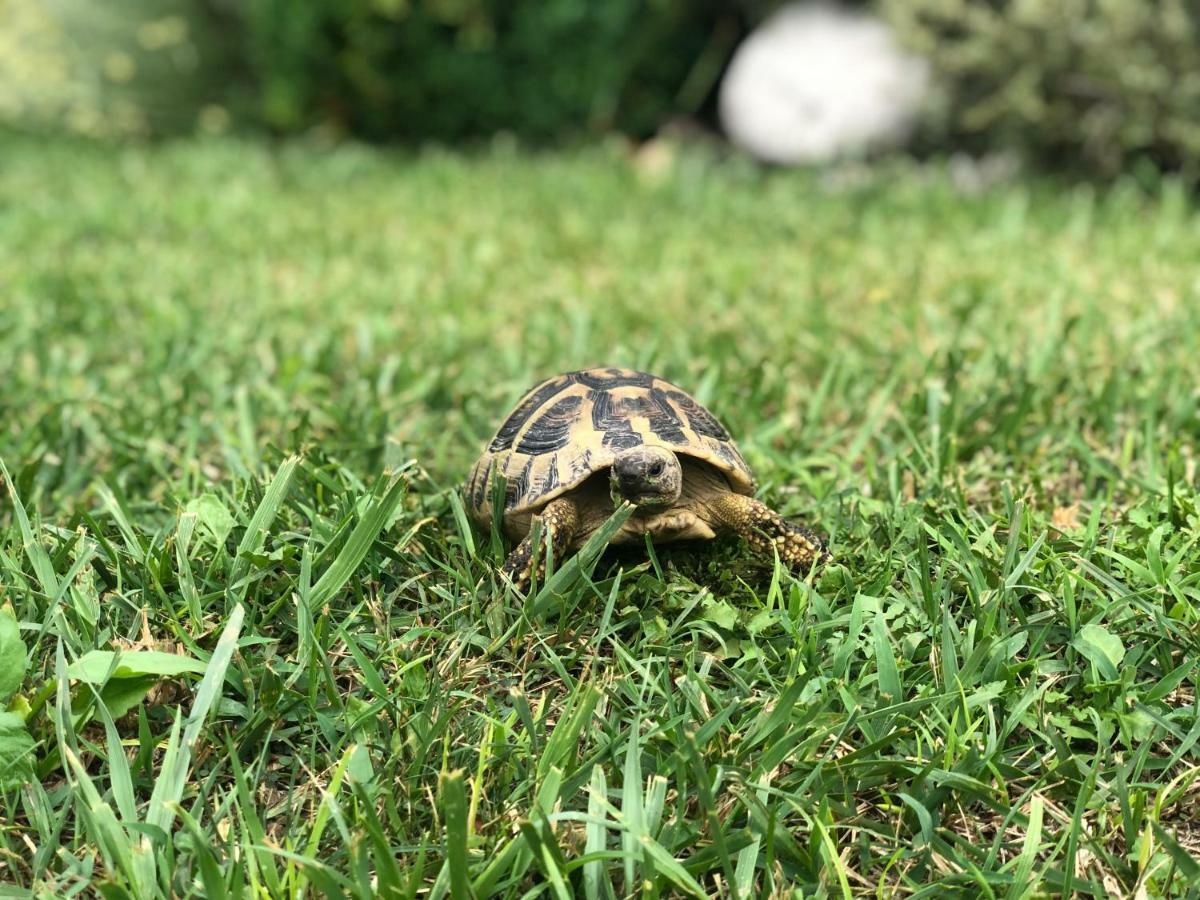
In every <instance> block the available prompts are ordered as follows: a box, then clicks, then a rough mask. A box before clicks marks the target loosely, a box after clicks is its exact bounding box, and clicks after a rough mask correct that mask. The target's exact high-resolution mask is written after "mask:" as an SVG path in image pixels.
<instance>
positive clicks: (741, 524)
mask: <svg viewBox="0 0 1200 900" xmlns="http://www.w3.org/2000/svg"><path fill="white" fill-rule="evenodd" d="M710 508H711V509H712V513H713V517H714V518H715V519H716V522H717V524H719V525H722V526H724V527H725V528H726V529H728V530H730V531H732V532H734V533H735V534H738V535H739V536H741V537H743V538H745V539H746V541H747V543H749V544H750V549H751V550H753V551H754V552H755V553H756V554H758V555H759V556H763V557H766V558H767V559H773V558H774V556H773V554H772V552H771V549H772V547H773V548H774V549H775V551H776V552H778V553H779V561H780V562H782V563H783V564H784V565H785V566H787V567H788V568H790V569H791V570H792V571H793V572H797V573H799V574H804V573H807V572H808V570H809V569H810V568H812V565H813V563H814V562H821V563H824V562H827V561H828V560H829V559H830V556H829V553H828V552H827V551H826V550H825V545H824V543H823V542H822V541H821V539H820V538H819V537H817V536H816V535H815V534H814V533H813V532H811V531H809V530H808V529H807V528H805V527H804V526H803V525H796V524H794V523H792V522H789V521H788V520H787V519H785V518H784V517H783V516H781V515H779V513H777V512H775V510H773V509H771V507H769V506H767V505H766V504H765V503H762V502H761V501H759V500H755V499H754V498H753V497H745V496H743V495H741V494H733V493H730V494H724V495H722V496H721V497H720V498H719V499H718V500H716V501H715V502H713V503H712V504H711V505H710Z"/></svg>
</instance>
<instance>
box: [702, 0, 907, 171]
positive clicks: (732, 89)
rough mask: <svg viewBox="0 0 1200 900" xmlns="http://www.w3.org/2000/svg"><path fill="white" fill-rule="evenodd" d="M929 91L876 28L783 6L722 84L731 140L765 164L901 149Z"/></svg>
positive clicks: (833, 11) (873, 22)
mask: <svg viewBox="0 0 1200 900" xmlns="http://www.w3.org/2000/svg"><path fill="white" fill-rule="evenodd" d="M928 84H929V67H928V65H927V63H926V62H925V60H923V59H921V58H919V57H916V56H912V55H911V54H908V53H906V52H905V51H904V50H902V49H901V48H900V46H899V45H898V44H897V43H896V41H895V39H894V38H893V37H892V34H891V31H890V30H889V29H888V27H887V25H885V24H884V23H883V22H882V21H880V20H879V19H877V18H875V17H874V16H870V15H867V14H865V13H857V12H851V11H849V10H845V9H839V8H838V7H834V6H829V5H824V4H810V3H803V4H797V5H794V6H786V7H784V8H783V9H781V10H779V11H778V12H777V13H775V15H773V16H771V17H770V18H769V19H767V20H766V21H765V22H763V23H762V25H760V26H759V27H758V28H757V29H756V30H755V31H754V32H753V33H752V34H751V35H750V36H749V37H748V38H746V40H745V41H744V42H743V43H742V44H741V46H740V47H738V49H737V52H736V53H735V54H734V57H733V60H732V61H731V62H730V64H729V69H728V70H727V71H726V73H725V77H724V80H723V81H722V83H721V91H720V97H719V110H720V116H721V124H722V126H723V127H724V129H725V132H726V134H727V135H728V136H729V138H730V139H731V140H732V141H733V142H734V143H735V144H737V145H738V146H740V147H742V148H743V149H744V150H746V151H748V152H749V153H751V154H753V155H754V156H756V157H758V158H759V159H762V160H764V161H767V162H772V163H783V164H795V163H806V162H821V161H825V160H830V159H834V158H837V157H839V156H845V155H850V154H857V153H861V152H864V151H868V150H874V149H879V148H882V147H887V146H895V145H897V144H899V143H901V142H903V141H904V139H905V138H906V137H907V136H908V134H909V133H910V131H911V129H912V126H913V125H914V124H915V121H916V118H917V116H918V114H919V113H920V110H921V106H922V103H923V102H924V100H925V97H926V91H927V87H928Z"/></svg>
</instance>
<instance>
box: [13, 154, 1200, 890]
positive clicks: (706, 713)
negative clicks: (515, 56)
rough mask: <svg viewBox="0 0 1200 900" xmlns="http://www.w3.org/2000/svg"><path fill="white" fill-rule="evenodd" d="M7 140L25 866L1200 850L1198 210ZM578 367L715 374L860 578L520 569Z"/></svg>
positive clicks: (265, 883)
mask: <svg viewBox="0 0 1200 900" xmlns="http://www.w3.org/2000/svg"><path fill="white" fill-rule="evenodd" d="M0 158H2V160H3V165H2V166H0V234H3V239H2V241H0V287H2V290H3V295H2V296H0V460H3V463H4V467H5V468H4V470H3V478H4V480H5V482H6V488H7V489H6V490H4V491H3V493H2V496H3V499H2V500H0V605H8V606H9V607H10V608H11V613H12V614H11V615H9V614H8V613H4V612H0V708H4V707H7V708H9V709H10V710H11V712H8V713H3V714H0V784H4V785H7V787H5V788H4V789H3V790H0V882H6V883H9V884H11V885H14V886H15V888H16V889H17V891H18V893H20V891H22V890H28V891H32V892H34V893H37V894H39V895H42V896H55V897H61V896H69V895H71V894H72V893H78V892H85V893H86V892H87V891H88V890H89V885H97V884H100V885H102V886H105V887H104V890H105V892H106V896H108V897H139V898H140V897H151V896H167V895H170V896H208V897H217V896H225V895H231V896H257V897H268V896H269V897H285V896H288V897H291V896H303V895H307V894H310V893H317V894H319V893H326V894H328V895H331V896H350V895H353V896H358V897H367V896H371V895H372V894H378V895H384V896H389V897H402V896H403V897H413V896H419V897H422V898H434V900H436V898H440V897H444V896H451V897H454V898H459V897H468V896H471V895H474V896H477V897H484V896H506V897H514V898H516V897H532V896H538V895H544V896H551V897H561V896H567V895H569V894H570V893H574V894H575V895H577V896H585V897H624V896H628V895H630V894H641V895H643V896H647V897H654V896H660V895H671V896H678V895H682V894H686V893H689V892H691V893H699V894H705V895H709V896H728V897H751V896H753V897H769V896H784V895H790V894H791V892H792V891H793V890H794V891H796V892H797V896H800V895H803V896H830V897H840V896H860V895H875V894H876V893H878V894H880V895H883V896H890V895H900V896H910V895H919V896H928V897H946V896H955V895H960V896H965V897H982V896H1007V897H1019V896H1029V895H1031V894H1033V895H1056V894H1060V893H1063V892H1064V891H1065V892H1071V891H1078V892H1080V893H1082V894H1083V895H1092V896H1112V897H1118V896H1119V897H1124V896H1131V895H1133V894H1134V893H1135V892H1137V891H1138V890H1140V889H1144V890H1145V892H1146V893H1145V894H1143V895H1141V896H1150V897H1154V896H1164V895H1175V896H1182V895H1183V894H1185V893H1186V891H1187V890H1188V886H1189V882H1190V880H1191V879H1193V878H1195V877H1196V876H1197V875H1198V874H1200V863H1198V862H1196V861H1195V860H1193V858H1192V856H1191V855H1190V853H1191V851H1193V850H1197V849H1200V825H1198V824H1197V822H1198V821H1200V819H1198V810H1200V783H1198V778H1200V750H1198V749H1197V740H1198V739H1200V713H1198V710H1197V703H1196V683H1197V679H1198V677H1200V675H1198V673H1197V666H1198V665H1200V654H1198V648H1197V640H1196V636H1197V629H1198V627H1200V546H1198V541H1197V539H1198V537H1200V494H1198V493H1197V472H1196V465H1197V453H1198V450H1197V438H1198V437H1200V419H1198V418H1197V407H1198V404H1200V394H1198V391H1197V385H1198V384H1200V311H1198V310H1200V213H1198V211H1197V208H1196V207H1195V206H1194V205H1193V203H1192V202H1191V201H1190V200H1188V198H1187V197H1186V195H1184V194H1183V193H1182V192H1181V191H1178V190H1176V189H1174V188H1172V187H1171V186H1170V185H1168V186H1166V187H1165V188H1163V189H1162V190H1160V191H1157V192H1156V193H1155V194H1154V196H1152V197H1150V196H1147V195H1145V194H1143V193H1141V192H1140V191H1139V190H1138V189H1136V188H1135V187H1133V186H1132V185H1130V184H1121V185H1117V186H1115V187H1113V188H1109V189H1091V188H1086V187H1071V186H1068V185H1064V184H1058V183H1053V182H1048V181H1037V180H1033V181H1030V180H1025V181H1017V182H1012V183H1006V184H1002V185H999V186H996V187H994V188H992V189H990V190H987V191H985V192H983V193H978V194H964V193H962V192H961V191H959V190H956V189H955V187H954V184H953V182H952V179H950V178H949V177H948V175H947V174H946V172H945V171H944V170H941V169H928V170H922V169H917V168H914V167H912V166H905V165H900V164H887V165H881V166H879V167H878V168H876V169H873V170H871V171H870V172H867V173H865V174H861V177H859V178H857V179H850V180H847V181H845V182H844V183H843V184H842V185H841V186H840V187H834V186H831V185H830V184H829V183H827V182H828V180H827V179H823V178H821V177H818V176H813V175H807V174H786V173H775V174H769V175H764V174H761V173H756V172H754V171H753V170H751V169H749V168H746V167H744V166H741V165H737V164H723V163H717V162H714V161H710V160H708V159H707V158H705V157H703V156H700V155H685V156H683V157H681V158H680V159H679V160H678V162H677V164H676V165H675V167H674V169H672V170H671V171H669V172H668V173H666V174H664V175H661V176H659V177H657V178H651V177H648V176H646V175H644V174H639V173H638V172H635V170H634V169H633V168H632V167H631V166H630V165H629V164H628V162H627V161H626V160H625V159H624V158H623V157H622V156H621V154H619V153H618V152H616V151H614V150H607V149H603V148H596V149H593V150H590V151H578V152H570V153H561V154H551V155H536V156H535V155H522V154H519V153H516V152H512V151H504V150H495V151H490V152H488V153H487V154H485V155H483V156H480V157H478V158H474V159H470V158H465V157H461V156H455V155H447V154H437V153H428V154H423V155H420V156H405V155H399V154H386V153H381V152H375V151H369V150H365V149H362V148H356V147H344V148H342V149H338V150H333V151H323V150H320V149H316V148H312V147H307V148H306V147H302V146H298V145H285V146H282V147H278V148H275V149H269V148H268V147H266V146H264V145H259V144H254V143H238V142H233V141H229V142H215V143H185V144H176V145H167V146H163V147H158V148H154V149H147V148H142V149H137V148H132V149H130V148H126V149H120V150H112V149H108V150H105V149H102V148H95V147H92V148H89V147H84V146H72V145H64V144H59V145H46V144H40V143H36V142H30V141H25V140H16V139H8V140H6V141H5V142H4V143H2V144H0ZM596 364H614V365H628V366H634V367H638V368H643V369H649V370H651V371H655V372H658V373H660V374H662V375H664V376H665V377H668V378H670V379H672V380H674V381H676V382H677V383H679V384H681V385H684V386H685V387H687V388H689V389H692V390H694V391H695V393H696V395H697V397H698V398H699V399H700V400H701V401H702V402H705V403H706V404H708V405H709V406H710V408H711V409H713V411H714V412H715V413H716V414H717V415H718V416H720V417H721V418H722V419H723V420H724V422H725V424H726V425H727V426H728V427H729V429H730V430H731V431H732V432H733V433H734V435H735V436H737V438H738V440H739V443H740V446H741V448H742V450H743V453H744V455H745V456H746V458H747V460H748V462H749V463H750V465H751V467H752V468H753V469H754V470H755V472H756V474H757V476H758V478H759V482H760V489H761V493H762V496H763V497H764V499H766V500H767V501H769V502H770V503H771V504H773V505H774V506H776V507H777V508H779V509H780V510H781V511H782V512H784V513H785V514H786V515H789V516H793V517H795V518H796V519H798V520H803V521H806V522H807V523H809V524H810V525H812V526H813V527H814V528H815V529H816V530H818V531H819V532H820V533H822V534H824V535H827V536H828V539H829V544H830V548H831V550H832V552H833V553H834V555H835V557H836V559H835V562H834V563H833V564H832V565H830V566H829V567H827V568H826V569H825V570H823V571H822V572H821V573H819V574H818V575H817V576H816V577H814V578H812V579H810V580H809V581H807V582H806V581H798V580H796V579H794V578H792V577H791V576H789V575H786V574H783V573H776V572H774V571H772V568H771V567H770V566H767V565H764V564H762V563H759V562H756V561H755V560H754V559H753V558H751V556H750V555H749V554H748V553H747V552H746V549H745V547H744V546H739V545H738V543H737V542H730V541H724V542H719V543H716V544H712V545H708V546H704V547H699V548H696V547H687V548H675V549H672V548H660V549H659V550H658V551H657V552H656V553H655V555H654V556H653V557H650V556H648V555H647V554H646V553H645V552H638V551H624V552H621V553H620V554H615V553H610V554H606V555H604V556H602V557H601V558H599V559H598V560H597V561H596V562H595V566H594V568H592V569H591V571H590V575H588V574H583V575H581V576H580V577H579V578H578V579H577V580H576V581H574V582H573V583H570V584H567V585H566V586H565V587H564V588H563V590H562V592H561V593H559V594H557V595H555V596H545V595H543V596H541V597H537V598H531V599H528V600H527V599H525V598H523V597H520V596H517V595H514V594H513V593H511V592H508V593H506V592H505V591H504V590H503V589H502V587H501V586H500V582H499V580H498V577H497V574H496V572H497V568H498V565H499V563H500V562H501V561H502V560H503V556H504V553H505V550H506V548H505V546H504V544H503V543H502V542H501V541H499V540H498V539H497V538H496V537H495V536H493V535H489V534H485V533H482V532H480V531H477V530H472V529H470V528H468V527H466V526H465V523H464V520H463V519H462V517H461V514H460V513H461V510H460V509H459V508H458V507H457V506H456V500H455V496H456V495H455V492H456V490H457V488H458V486H459V484H460V483H461V481H462V479H463V478H464V477H465V475H466V473H467V470H468V469H469V467H470V465H471V463H472V462H473V460H474V458H475V456H476V455H477V453H478V451H479V449H480V447H481V445H482V444H483V442H484V441H485V440H486V439H487V438H488V437H489V435H490V434H491V432H492V431H493V430H494V429H495V428H496V426H497V425H498V423H499V422H500V420H501V419H502V418H503V416H504V415H505V414H506V413H507V412H508V410H509V407H510V406H511V405H512V404H513V402H514V401H515V400H516V399H517V398H518V397H519V396H520V394H521V393H522V392H523V391H524V390H525V389H526V388H527V387H529V386H530V385H531V384H532V383H534V382H535V381H537V380H539V379H541V378H543V377H545V376H548V375H551V374H554V373H556V372H559V371H562V370H569V369H576V368H582V367H585V366H589V365H596ZM584 572H585V573H586V572H587V567H584ZM13 616H15V620H16V623H17V625H15V626H14V623H13ZM22 644H23V645H24V647H25V649H26V653H27V661H28V665H27V667H25V668H24V670H23V668H22V660H23V659H24V658H25V654H23V653H22V650H21V645H22ZM114 649H121V650H123V651H125V652H124V653H122V654H120V655H118V656H116V657H114V656H113V654H112V653H111V651H113V650H114ZM104 651H109V652H107V653H106V652H104ZM164 651H165V653H164ZM167 654H170V655H167ZM22 672H23V674H22ZM31 748H32V749H31ZM23 782H25V783H24V784H22V783H23ZM5 890H6V889H5ZM0 893H4V890H0ZM81 895H82V894H81Z"/></svg>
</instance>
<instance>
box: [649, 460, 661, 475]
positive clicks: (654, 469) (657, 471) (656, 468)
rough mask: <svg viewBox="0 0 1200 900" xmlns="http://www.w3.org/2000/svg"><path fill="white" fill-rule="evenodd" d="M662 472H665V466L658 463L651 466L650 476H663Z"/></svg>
mask: <svg viewBox="0 0 1200 900" xmlns="http://www.w3.org/2000/svg"><path fill="white" fill-rule="evenodd" d="M662 471H663V464H662V463H660V462H656V463H654V464H653V465H651V466H650V474H651V475H654V476H658V475H661V474H662Z"/></svg>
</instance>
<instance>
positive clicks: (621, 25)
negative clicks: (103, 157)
mask: <svg viewBox="0 0 1200 900" xmlns="http://www.w3.org/2000/svg"><path fill="white" fill-rule="evenodd" d="M779 5H780V4H779V3H778V2H773V0H742V2H728V0H725V2H722V0H606V2H605V3H595V2H590V0H537V2H533V0H241V2H235V0H156V2H153V3H150V2H145V0H105V2H104V3H95V2H91V0H0V119H3V120H4V121H5V122H7V123H8V124H9V125H13V126H16V127H22V128H59V129H67V130H70V131H75V132H80V133H84V134H88V135H93V136H117V137H121V136H153V135H166V134H173V133H179V132H181V131H188V130H194V129H197V128H200V129H206V130H222V129H225V128H229V127H246V128H262V129H266V130H269V131H272V132H275V133H297V132H305V131H310V130H313V129H319V130H322V131H326V132H330V133H333V134H336V135H351V136H356V137H360V138H364V139H368V140H401V141H425V140H439V141H461V140H464V139H471V138H485V137H488V136H490V135H493V134H495V133H497V132H502V131H503V132H509V133H511V134H514V135H516V136H518V137H520V138H522V139H525V140H529V141H551V140H561V139H567V138H571V137H574V136H578V135H580V134H589V133H590V134H595V133H601V132H607V131H612V130H617V131H620V132H622V133H625V134H628V135H630V136H632V137H634V138H643V137H647V136H649V135H652V134H653V133H655V131H656V130H658V129H659V128H660V127H661V126H662V125H663V124H664V123H667V122H669V121H671V120H672V119H674V118H676V117H679V116H689V117H692V118H694V119H698V120H700V121H701V122H703V123H705V124H708V125H713V124H714V120H713V110H712V107H713V102H712V100H713V96H714V94H715V91H716V89H717V85H718V83H719V79H720V77H721V74H722V72H723V70H724V67H725V65H726V64H727V62H728V60H729V58H730V56H731V55H732V53H733V51H734V49H735V48H736V46H737V43H738V42H739V40H741V39H742V38H743V37H745V35H746V34H747V33H748V32H749V30H750V29H751V28H753V27H754V26H755V24H757V23H758V22H760V21H761V20H762V19H763V17H765V16H766V15H767V14H769V13H770V12H771V11H773V10H774V9H775V8H776V7H778V6H779ZM854 5H856V6H862V7H866V8H869V9H873V10H874V11H875V12H876V13H877V14H879V15H881V16H883V17H884V18H885V19H886V20H887V21H888V22H889V23H890V24H891V25H892V26H893V27H894V28H895V30H896V33H897V35H898V37H899V38H900V40H901V41H902V42H903V43H904V44H905V45H906V46H908V47H910V48H912V49H914V50H916V51H917V52H919V53H920V54H922V55H923V56H924V57H926V58H927V59H928V60H929V61H930V63H931V65H932V67H933V71H934V73H935V76H936V77H935V88H936V91H935V100H934V102H932V103H931V104H930V108H929V110H928V114H927V116H926V121H925V124H924V127H923V129H922V131H921V133H920V136H919V138H918V142H917V144H916V145H915V146H916V147H917V148H919V149H921V150H922V151H934V152H942V151H952V150H957V149H969V150H972V151H986V150H994V149H1006V150H1015V151H1017V152H1019V153H1021V154H1023V155H1026V156H1030V157H1033V158H1036V159H1038V160H1041V161H1045V162H1051V163H1058V164H1065V165H1067V166H1071V167H1084V168H1086V169H1087V170H1089V171H1091V172H1093V173H1097V174H1100V175H1109V174H1112V173H1114V172H1117V171H1119V170H1121V169H1122V168H1123V167H1125V166H1127V165H1129V164H1130V163H1132V162H1135V161H1137V160H1143V159H1145V160H1149V161H1151V162H1154V163H1156V164H1158V165H1160V166H1162V167H1165V168H1168V169H1182V170H1184V171H1185V172H1190V174H1192V175H1194V174H1195V172H1194V171H1192V169H1193V168H1194V166H1195V163H1194V162H1193V160H1194V159H1195V158H1196V157H1197V153H1198V152H1200V121H1198V120H1200V116H1198V115H1197V110H1200V63H1198V62H1197V54H1196V52H1195V48H1196V45H1197V38H1198V37H1200V4H1198V3H1196V2H1194V0H1136V2H1134V0H1063V2H1060V3H1044V2H1032V0H876V2H874V3H857V4H854Z"/></svg>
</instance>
